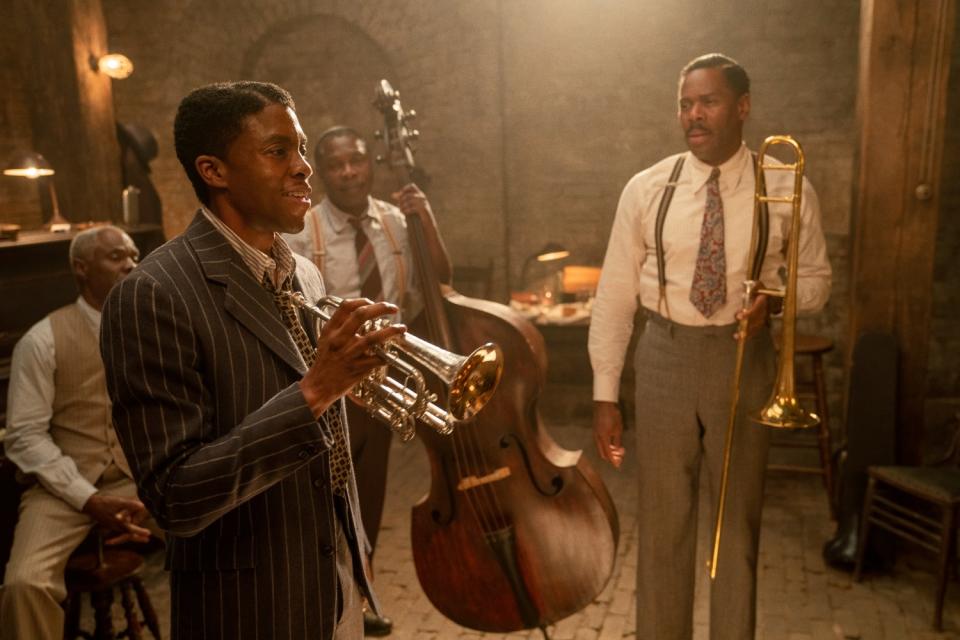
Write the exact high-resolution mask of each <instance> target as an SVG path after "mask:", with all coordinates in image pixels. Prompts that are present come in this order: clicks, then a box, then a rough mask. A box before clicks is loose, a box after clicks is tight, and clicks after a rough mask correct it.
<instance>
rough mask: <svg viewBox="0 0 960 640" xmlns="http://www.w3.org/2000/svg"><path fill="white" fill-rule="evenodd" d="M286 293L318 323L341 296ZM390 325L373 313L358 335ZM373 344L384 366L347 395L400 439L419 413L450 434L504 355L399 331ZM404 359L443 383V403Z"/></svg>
mask: <svg viewBox="0 0 960 640" xmlns="http://www.w3.org/2000/svg"><path fill="white" fill-rule="evenodd" d="M285 295H286V296H287V297H288V298H289V299H290V300H291V301H292V302H293V303H294V304H295V305H297V306H298V307H300V308H301V309H303V310H304V311H306V312H307V313H309V314H311V315H313V316H315V317H317V318H319V319H320V320H321V321H323V322H326V321H328V320H330V318H332V317H333V314H334V313H335V311H336V309H337V308H338V307H339V306H340V304H341V303H342V302H343V299H342V298H338V297H336V296H327V297H325V298H321V299H320V301H319V305H312V304H310V303H309V302H307V301H306V299H305V298H304V297H303V295H302V294H301V293H299V292H288V293H286V294H285ZM391 324H392V323H391V322H390V320H389V319H387V318H382V317H381V318H374V319H373V320H368V321H367V322H365V323H364V324H363V326H362V327H361V328H360V332H359V333H360V335H363V334H366V333H370V332H371V331H376V330H378V329H382V328H384V327H387V326H389V325H391ZM373 349H374V352H375V353H376V355H378V356H380V357H381V358H382V359H383V361H384V363H385V365H386V366H383V367H378V368H377V369H374V370H373V371H372V372H371V373H369V374H368V375H367V376H366V377H365V378H364V379H363V380H361V381H360V382H359V383H358V384H357V385H356V386H355V387H354V388H353V389H352V390H351V391H350V395H351V397H352V398H353V399H354V400H356V401H357V402H358V403H359V404H360V405H361V406H363V407H364V408H365V409H366V410H367V411H368V412H369V413H370V414H371V415H372V416H374V417H376V418H379V419H380V420H383V421H384V422H386V423H387V424H388V425H389V426H390V428H391V429H393V430H394V431H396V432H397V433H399V434H400V438H401V439H402V440H403V441H404V442H406V441H408V440H410V439H411V438H413V436H414V434H415V425H416V421H417V419H418V418H419V419H420V420H421V421H423V423H424V424H426V425H427V426H429V427H430V428H432V429H434V430H435V431H437V432H438V433H440V434H443V435H448V434H450V433H452V432H453V429H454V427H455V426H456V424H457V423H458V422H462V421H465V420H469V419H470V418H472V417H473V416H475V415H476V414H477V413H478V412H479V411H480V410H481V409H482V408H483V406H484V405H485V404H486V403H487V401H488V400H490V398H491V397H492V396H493V394H494V392H495V391H496V389H497V384H498V383H499V382H500V376H501V374H502V373H503V354H502V353H501V351H500V347H498V346H497V345H495V344H493V343H490V342H488V343H486V344H484V345H482V346H480V347H478V348H477V349H475V350H474V351H473V353H471V354H470V355H468V356H461V355H458V354H456V353H452V352H450V351H447V350H446V349H441V348H440V347H438V346H436V345H433V344H431V343H429V342H427V341H426V340H422V339H421V338H418V337H416V336H414V335H411V334H410V333H404V334H402V335H400V336H397V337H395V338H392V339H391V340H389V341H387V342H386V343H384V344H382V345H377V346H376V347H374V348H373ZM408 360H412V361H413V362H414V363H416V364H419V365H420V367H422V368H424V369H426V370H427V371H430V372H431V373H433V374H434V375H436V376H437V377H438V378H440V380H441V381H442V382H443V383H444V385H446V388H447V405H446V407H440V406H438V405H437V404H435V402H436V400H437V395H436V394H435V393H432V392H431V391H430V390H429V389H428V388H427V383H426V380H425V379H424V376H423V373H422V372H421V371H420V370H419V369H418V368H417V367H416V366H415V365H414V364H412V363H411V362H408ZM390 369H395V370H396V371H397V372H398V373H399V378H396V377H390V376H388V375H387V372H388V371H389V370H390Z"/></svg>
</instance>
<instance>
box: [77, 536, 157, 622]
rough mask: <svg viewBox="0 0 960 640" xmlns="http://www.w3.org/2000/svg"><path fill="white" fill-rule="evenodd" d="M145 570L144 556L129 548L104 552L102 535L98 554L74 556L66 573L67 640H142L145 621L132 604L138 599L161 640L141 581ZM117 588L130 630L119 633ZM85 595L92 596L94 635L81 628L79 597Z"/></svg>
mask: <svg viewBox="0 0 960 640" xmlns="http://www.w3.org/2000/svg"><path fill="white" fill-rule="evenodd" d="M142 568H143V556H142V555H140V554H139V553H137V552H135V551H129V550H126V549H110V548H107V549H105V548H104V546H103V541H102V540H101V539H100V538H99V536H97V548H96V550H95V551H90V552H86V553H82V552H81V553H74V555H73V556H71V557H70V560H69V561H68V562H67V570H66V581H67V604H66V609H67V616H66V624H65V626H64V634H63V637H64V639H65V640H75V639H76V638H77V637H82V638H88V639H89V640H114V639H115V638H130V639H131V640H141V639H142V638H143V627H142V625H143V622H141V621H140V616H139V615H137V611H136V608H135V607H134V604H133V598H134V596H136V599H137V602H138V603H139V605H140V610H141V611H142V612H143V617H144V619H145V620H144V622H145V623H146V625H147V628H148V629H150V633H151V634H152V635H153V637H154V638H155V639H156V640H160V625H159V623H158V622H157V614H156V612H155V611H154V610H153V605H152V604H151V603H150V596H148V595H147V592H146V590H145V589H144V588H143V582H142V581H141V580H140V570H141V569H142ZM114 589H119V590H120V603H121V605H122V606H123V612H124V617H125V618H126V620H127V628H126V629H124V630H123V631H120V632H115V631H114V629H113V618H112V616H111V608H112V606H113V597H114ZM84 593H89V594H90V604H91V605H93V612H94V621H95V628H94V632H93V633H92V634H90V633H89V632H86V631H83V630H82V629H80V598H81V596H82V594H84Z"/></svg>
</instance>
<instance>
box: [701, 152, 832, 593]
mask: <svg viewBox="0 0 960 640" xmlns="http://www.w3.org/2000/svg"><path fill="white" fill-rule="evenodd" d="M775 145H783V146H788V147H791V148H792V149H793V153H794V161H793V162H792V163H789V164H767V163H765V162H764V159H765V157H766V153H767V149H768V148H769V147H772V146H775ZM756 165H757V166H756V188H755V190H754V198H753V232H752V235H751V240H750V247H751V252H750V253H751V254H753V253H755V252H756V251H757V247H758V246H759V226H760V225H759V220H760V211H761V209H762V208H763V206H765V204H766V203H769V202H777V203H784V204H792V205H793V213H792V216H791V222H790V239H789V243H788V248H787V281H786V284H785V287H784V288H783V289H767V288H761V287H760V283H759V282H757V281H756V280H747V281H745V282H744V283H743V301H742V307H741V309H743V310H744V311H745V310H747V309H749V308H750V306H751V304H752V303H753V299H754V297H755V296H757V295H759V294H764V295H768V296H775V297H780V298H783V329H782V332H781V344H780V357H779V362H778V367H777V378H776V382H775V383H774V386H773V392H772V393H771V395H770V399H769V400H768V401H767V403H766V404H765V405H764V406H763V407H761V408H760V409H759V410H757V411H753V412H751V413H750V414H749V415H748V416H747V417H748V418H749V419H750V421H751V422H755V423H757V424H760V425H764V426H767V427H772V428H774V429H808V428H810V427H815V426H817V425H818V424H820V418H819V417H818V416H817V414H815V413H811V412H809V411H806V410H805V409H804V408H803V407H801V406H800V403H799V402H798V401H797V392H796V379H795V375H794V374H795V367H794V357H795V354H794V346H795V343H796V329H797V264H798V262H799V255H800V242H799V240H800V204H801V196H802V193H803V168H804V156H803V149H801V147H800V143H798V142H797V141H796V140H794V139H793V138H792V137H791V136H770V137H768V138H767V139H766V140H764V141H763V144H762V145H761V146H760V150H759V151H758V152H757V162H756ZM764 171H791V172H793V193H792V194H791V195H789V196H768V195H766V176H765V174H764ZM761 257H762V256H754V258H755V260H756V261H759V259H760V258H761ZM756 263H757V264H759V262H756ZM753 264H754V262H750V263H748V264H747V269H748V274H749V273H750V270H751V267H752V265H753ZM751 275H754V274H751ZM754 277H756V276H755V275H754ZM737 330H738V332H739V339H738V341H737V357H736V364H735V365H734V372H733V380H732V383H731V402H730V414H729V416H728V419H727V440H726V446H725V447H724V450H723V471H722V474H721V477H720V500H719V502H718V504H717V524H716V528H715V529H714V539H713V554H712V556H711V559H710V579H711V580H712V579H715V578H716V577H717V558H718V556H719V554H720V536H721V534H722V532H723V510H724V506H725V503H726V498H727V481H728V478H729V472H730V449H731V446H732V443H733V427H734V424H735V423H736V420H737V405H738V404H739V402H740V379H741V376H742V373H743V354H744V346H745V344H746V337H745V336H746V331H747V320H746V318H744V319H741V320H740V324H739V327H738V329H737Z"/></svg>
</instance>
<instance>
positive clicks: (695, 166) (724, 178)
mask: <svg viewBox="0 0 960 640" xmlns="http://www.w3.org/2000/svg"><path fill="white" fill-rule="evenodd" d="M687 155H688V156H689V157H688V162H689V165H690V188H691V189H692V190H693V192H694V193H696V192H697V191H699V190H700V189H701V188H703V186H704V185H705V184H707V180H708V179H709V178H710V173H711V172H712V171H713V167H712V166H711V165H709V164H707V163H706V162H703V161H701V160H699V159H698V158H697V157H696V156H695V155H693V152H691V151H688V152H687ZM750 158H751V155H750V150H749V149H747V145H746V144H745V143H743V142H741V143H740V148H739V149H737V152H736V153H735V154H733V156H732V157H731V158H730V159H729V160H727V161H726V162H724V163H723V164H722V165H720V167H719V168H720V190H721V191H730V190H732V189H736V188H737V187H739V186H740V181H741V180H742V179H743V175H744V171H745V170H746V169H748V168H749V167H750V166H751V164H750V162H749V161H750Z"/></svg>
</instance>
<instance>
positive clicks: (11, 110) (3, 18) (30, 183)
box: [0, 2, 43, 229]
mask: <svg viewBox="0 0 960 640" xmlns="http://www.w3.org/2000/svg"><path fill="white" fill-rule="evenodd" d="M13 29H14V19H13V15H12V7H11V6H10V5H9V3H5V2H4V3H0V87H2V90H0V168H2V167H5V166H6V165H7V163H8V162H9V161H10V159H11V158H12V157H13V155H14V154H15V153H19V152H24V151H36V150H35V149H34V148H33V130H32V125H31V123H30V112H29V110H28V102H27V98H28V96H27V95H26V90H25V83H24V82H23V78H22V77H21V66H20V64H21V61H20V60H19V59H18V58H17V56H16V50H15V44H14V43H15V41H16V37H15V35H14V33H13ZM39 186H40V184H39V181H37V180H27V179H24V178H12V177H9V176H4V175H2V174H0V206H2V209H0V222H4V223H12V224H19V225H20V226H21V227H23V228H25V229H31V228H33V229H35V228H37V227H39V226H40V225H41V224H43V220H42V219H41V214H40V190H39Z"/></svg>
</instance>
